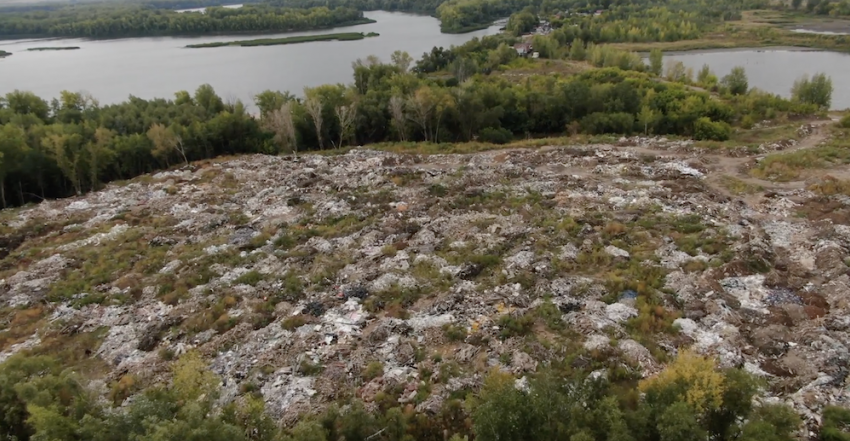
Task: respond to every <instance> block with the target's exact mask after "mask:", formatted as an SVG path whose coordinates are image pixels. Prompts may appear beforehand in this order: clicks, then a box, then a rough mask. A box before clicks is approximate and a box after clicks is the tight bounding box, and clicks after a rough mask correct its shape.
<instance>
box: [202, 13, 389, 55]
mask: <svg viewBox="0 0 850 441" xmlns="http://www.w3.org/2000/svg"><path fill="white" fill-rule="evenodd" d="M364 20H366V23H371V22H373V20H369V19H364ZM356 24H363V23H356ZM377 36H378V34H376V33H374V32H370V33H368V34H364V33H363V32H341V33H337V34H322V35H299V36H296V37H284V38H259V39H256V40H237V41H220V42H213V43H201V44H190V45H187V46H186V47H187V48H190V49H202V48H211V47H223V46H241V47H252V46H277V45H282V44H297V43H309V42H313V41H352V40H362V39H364V38H367V37H377Z"/></svg>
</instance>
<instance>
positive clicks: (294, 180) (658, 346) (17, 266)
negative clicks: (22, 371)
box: [0, 128, 850, 427]
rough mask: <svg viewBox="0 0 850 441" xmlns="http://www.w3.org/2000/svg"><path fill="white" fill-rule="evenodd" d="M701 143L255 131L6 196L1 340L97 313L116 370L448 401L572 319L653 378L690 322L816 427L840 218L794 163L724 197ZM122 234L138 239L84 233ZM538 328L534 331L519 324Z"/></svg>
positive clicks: (843, 333)
mask: <svg viewBox="0 0 850 441" xmlns="http://www.w3.org/2000/svg"><path fill="white" fill-rule="evenodd" d="M801 130H805V128H801ZM786 147H787V146H785V147H783V146H780V145H777V146H771V145H765V146H763V148H760V150H762V149H764V150H770V149H773V148H786ZM695 148H696V147H694V144H693V142H691V141H680V140H667V139H663V138H652V137H633V138H625V139H621V140H620V142H619V143H618V145H616V146H615V145H589V146H570V147H559V146H550V147H547V148H544V149H539V150H516V149H513V150H504V151H502V150H500V151H493V152H484V153H478V154H471V155H431V156H421V155H413V154H405V155H402V154H393V153H387V152H379V151H371V150H365V149H360V148H355V149H351V150H350V151H349V152H347V153H345V154H344V155H337V156H318V155H304V156H301V157H300V159H299V161H297V162H296V161H287V160H284V159H283V158H278V157H271V156H262V155H253V156H244V157H240V158H235V159H227V160H221V161H212V162H211V163H210V164H205V165H203V166H199V167H198V168H196V169H192V170H179V171H169V172H162V173H157V174H156V175H154V176H151V177H148V178H146V179H139V180H136V181H132V182H130V183H128V184H121V185H119V184H112V185H109V186H107V187H106V188H105V189H104V190H102V191H100V192H97V193H92V194H89V195H85V196H80V197H77V198H71V199H67V200H58V201H45V202H43V203H41V204H39V205H36V206H32V207H26V208H21V209H17V210H15V211H8V212H5V213H7V214H8V216H7V218H8V220H7V222H6V224H5V225H4V228H5V230H3V231H4V232H3V234H4V235H3V236H0V252H2V253H7V254H8V255H4V254H2V253H0V256H2V260H0V311H3V314H5V315H3V316H0V324H2V326H4V328H0V332H2V331H4V330H5V329H8V326H10V325H9V323H12V321H13V320H14V319H15V317H16V314H19V313H20V314H21V315H20V316H19V317H18V318H17V321H15V323H16V326H18V325H17V324H19V323H23V324H24V325H27V326H28V325H33V326H31V328H32V329H31V332H30V328H27V327H25V326H18V329H26V330H27V332H22V333H21V335H16V336H15V338H14V339H10V340H8V341H6V340H2V339H0V361H3V360H6V359H8V357H10V356H12V355H13V354H15V353H18V352H20V351H25V350H28V349H31V348H34V347H37V346H39V345H40V344H42V342H43V341H44V340H43V339H46V338H54V339H55V338H64V339H73V338H75V337H74V336H76V335H82V334H84V333H97V335H98V337H97V338H98V345H97V347H96V349H95V350H93V351H92V353H91V354H89V355H88V356H91V357H98V358H100V359H101V360H102V361H103V362H104V363H105V365H106V366H108V367H107V368H106V370H108V371H109V372H106V373H105V375H107V376H108V375H118V374H119V373H120V374H121V375H123V374H124V373H131V374H134V375H139V376H143V377H144V378H146V379H149V380H150V381H151V382H156V381H164V380H165V379H167V378H168V376H169V375H170V374H169V370H168V365H169V363H170V360H166V359H165V355H166V354H170V355H169V356H170V357H175V356H180V355H181V354H183V353H185V352H186V351H198V352H199V353H200V354H202V356H203V357H204V359H205V360H207V362H208V363H209V366H210V368H211V369H212V370H213V372H215V373H216V374H218V375H219V376H220V377H221V378H222V382H223V384H224V386H223V396H222V398H221V399H222V400H228V399H234V398H236V397H237V396H238V394H239V393H240V386H241V385H244V384H246V383H248V382H250V383H251V384H253V385H255V386H256V387H257V389H258V390H259V392H261V393H262V396H263V399H264V400H265V402H266V408H267V410H268V411H269V412H270V413H271V414H272V415H274V416H276V417H279V418H281V419H282V420H283V421H292V420H293V418H297V417H298V415H300V414H302V413H303V412H310V411H316V410H318V409H321V408H322V407H324V406H327V405H328V404H329V403H331V402H333V400H335V399H336V398H337V397H338V394H339V393H340V392H339V391H340V390H346V391H348V390H350V391H355V390H356V393H357V395H358V396H359V397H360V398H361V399H363V400H365V401H367V402H373V401H374V400H375V399H376V397H377V396H378V395H379V394H380V393H386V392H387V391H390V390H397V391H400V398H399V403H406V404H410V405H411V406H413V407H415V408H416V409H417V410H419V411H421V412H425V413H427V414H438V413H439V410H440V408H441V406H442V405H443V403H445V402H446V400H448V399H449V398H450V396H451V394H453V393H457V392H459V391H463V390H474V389H476V388H478V387H480V385H481V383H482V381H483V380H482V379H483V377H484V376H485V375H486V373H487V371H488V370H489V369H490V368H494V367H495V368H499V369H504V370H505V371H509V372H510V373H512V374H514V375H515V376H516V377H518V378H520V379H518V380H517V383H516V386H517V387H518V388H524V387H527V384H528V377H529V376H530V374H532V373H533V372H534V371H535V370H536V369H538V368H539V367H540V366H545V365H547V364H548V362H549V361H551V358H552V357H555V356H557V355H556V354H560V353H559V352H558V350H555V349H547V348H551V347H556V348H558V347H559V346H558V345H560V344H561V343H562V342H563V341H564V340H569V342H570V344H571V345H573V346H571V348H572V350H577V351H580V352H581V351H583V352H581V353H582V354H583V355H582V356H583V357H585V356H586V354H596V355H599V356H604V357H607V358H608V359H610V360H612V362H613V364H619V365H624V366H626V367H627V368H628V369H632V370H634V371H635V372H636V373H638V374H639V375H641V376H644V377H646V376H650V375H653V374H655V373H657V372H659V371H660V370H661V369H662V368H663V364H662V363H661V362H660V361H659V360H663V357H660V356H659V357H658V358H657V359H656V357H654V356H653V354H655V355H656V356H657V355H658V352H656V351H666V352H667V355H669V356H670V357H668V359H669V358H671V357H672V356H674V355H675V353H676V351H677V350H679V349H681V348H683V347H691V348H693V349H694V350H695V351H697V352H699V353H702V354H706V355H710V356H714V357H716V358H717V359H718V361H719V364H720V365H721V366H723V367H735V366H737V367H743V368H744V369H746V370H747V371H749V372H751V373H753V374H755V375H757V376H760V377H762V378H764V379H765V381H766V382H767V387H766V389H765V394H766V396H765V397H764V400H766V401H770V400H778V401H787V402H789V403H791V404H792V406H793V407H794V408H795V410H796V411H797V412H799V413H800V414H801V415H802V416H803V417H804V418H805V419H806V421H807V423H808V424H809V426H810V427H811V426H812V425H813V424H815V422H816V421H817V419H818V418H819V413H820V412H821V411H822V409H823V406H825V405H827V404H835V403H845V404H846V403H850V391H848V388H847V375H848V372H850V349H848V345H850V319H848V317H850V295H848V293H850V274H849V273H848V268H847V264H846V263H845V259H846V256H847V255H848V252H850V227H847V226H846V225H843V224H841V223H840V222H832V223H830V222H829V221H823V222H816V221H813V220H809V219H808V218H805V217H803V216H799V215H797V214H798V213H799V212H800V210H801V207H805V206H806V204H807V203H808V202H810V201H811V200H812V198H814V197H815V196H814V195H813V194H812V193H811V192H808V191H806V190H805V189H804V188H798V189H790V188H779V189H778V190H776V191H774V192H773V194H771V197H752V198H750V199H747V200H746V202H745V201H743V200H741V199H735V198H730V197H729V196H728V195H726V193H724V192H723V191H722V189H719V188H717V187H713V186H712V185H713V182H714V181H713V180H712V177H713V173H715V170H714V169H713V168H712V167H713V165H712V162H711V161H710V160H708V159H706V158H705V157H704V156H705V155H703V154H702V153H698V152H696V153H695ZM709 159H710V158H709ZM210 171H212V172H213V173H211V172H210ZM225 175H227V176H229V177H228V178H227V179H228V180H227V182H225V181H224V179H225ZM172 187H173V188H176V191H175V190H174V189H172ZM167 189H170V190H168V191H166V190H167ZM28 225H43V226H44V228H43V230H44V232H43V233H39V234H34V233H27V232H26V231H24V230H25V229H26V228H28ZM125 239H126V243H124V242H122V241H124V240H125ZM121 246H127V247H130V246H134V247H138V248H132V249H131V250H132V253H130V254H132V256H131V257H125V258H123V260H122V259H117V258H115V259H101V260H102V261H99V262H95V261H94V260H92V259H88V258H87V257H88V256H91V255H97V254H98V253H99V252H103V251H104V250H106V249H107V247H108V249H109V250H112V251H110V252H113V251H114V250H115V249H116V248H120V247H121ZM87 253H88V254H87ZM98 265H99V266H98ZM237 281H238V283H237ZM647 300H651V302H646V301H647ZM549 302H551V303H549ZM551 305H554V306H555V307H556V308H557V309H555V308H551ZM544 307H548V308H549V309H544ZM544 311H545V312H546V316H545V317H544V316H543V315H542V314H543V312H544ZM650 316H651V317H650ZM503 317H508V318H510V319H511V320H514V321H517V324H516V326H515V327H514V328H510V329H509V330H506V329H505V328H506V327H505V326H502V325H504V323H503V322H500V320H501V319H502V318H503ZM650 318H651V319H650ZM25 319H26V320H30V321H26V320H25ZM653 321H654V322H653ZM650 322H653V326H656V325H657V327H656V328H653V331H652V332H651V333H647V334H646V335H643V336H642V338H645V339H647V340H643V339H641V338H637V337H635V336H634V333H635V332H639V331H636V330H637V329H641V325H646V326H649V325H648V324H649V323H650ZM656 322H657V323H656ZM658 323H663V326H661V325H659V324H658ZM671 324H672V326H671ZM36 325H37V326H36ZM564 327H565V328H566V329H563V328H564ZM668 328H669V329H668ZM506 331H509V332H506ZM538 331H540V333H539V335H536V336H534V337H535V339H539V340H541V341H545V345H544V344H542V342H536V341H534V342H530V341H529V340H531V339H530V338H529V339H528V340H523V338H524V335H526V336H527V333H529V332H538ZM559 332H568V333H569V334H559ZM511 333H513V334H511ZM508 334H510V335H508ZM86 335H88V334H86ZM565 335H569V338H568V339H567V338H565V337H564V336H565ZM647 341H653V342H654V343H655V344H654V345H650V344H649V343H648V342H647ZM639 342H640V343H639ZM641 343H643V344H641ZM648 348H652V352H650V350H649V349H648ZM561 356H562V355H561ZM376 363H377V364H380V367H381V369H379V370H378V372H377V373H378V376H377V377H375V378H371V377H370V378H368V379H366V380H364V379H363V372H364V371H365V370H366V368H367V367H368V366H369V365H370V364H376ZM455 365H457V366H456V368H457V372H455V373H454V374H452V375H451V376H450V378H446V379H445V381H442V378H441V382H440V383H434V384H430V386H432V388H431V393H430V395H428V396H427V397H418V398H417V397H416V394H417V392H418V390H419V386H420V384H421V382H423V381H426V379H427V378H428V376H429V375H436V374H437V373H439V372H441V371H440V369H441V368H443V369H444V370H446V371H449V370H450V369H449V367H453V366H455ZM426 372H428V373H429V374H428V375H426ZM605 375H607V372H605V371H596V372H595V373H594V376H599V377H603V376H605ZM110 381H111V380H110ZM812 397H817V398H812Z"/></svg>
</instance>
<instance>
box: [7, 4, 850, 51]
mask: <svg viewBox="0 0 850 441" xmlns="http://www.w3.org/2000/svg"><path fill="white" fill-rule="evenodd" d="M201 4H204V3H203V2H201V1H200V0H199V1H192V0H186V1H184V0H144V1H139V2H132V1H131V2H121V3H117V4H116V3H110V4H108V5H104V4H90V5H76V6H65V7H44V8H41V9H32V10H23V11H21V10H8V9H7V10H6V11H5V12H4V13H3V14H0V36H9V37H28V36H47V35H50V36H72V37H95V38H112V37H124V36H138V35H175V34H189V33H192V34H198V33H211V32H243V31H288V30H293V31H296V30H305V29H316V28H325V27H332V26H341V25H345V24H349V23H353V22H357V21H358V20H362V16H358V15H356V13H355V12H354V11H355V10H356V11H371V10H387V11H403V12H414V13H422V14H431V15H434V16H435V17H437V18H439V19H440V22H441V28H442V30H443V31H444V32H466V31H470V30H474V29H480V28H482V27H486V26H487V25H489V24H490V23H492V22H493V21H494V20H496V19H499V18H505V17H508V16H510V15H511V14H514V13H517V12H520V11H527V12H529V13H533V14H535V15H539V16H541V17H547V18H548V17H554V18H555V19H554V20H553V22H552V23H553V26H555V27H573V26H579V27H580V28H581V29H582V30H583V31H584V32H586V33H587V34H588V35H583V36H582V38H583V40H584V41H589V42H598V43H601V42H638V41H639V42H647V41H677V40H683V39H694V38H698V37H700V36H701V35H702V34H703V33H704V32H705V31H706V30H708V29H711V28H712V27H713V26H715V25H718V24H721V23H722V22H724V21H728V20H737V19H740V17H741V12H742V11H745V10H752V9H763V8H771V7H772V8H776V7H778V6H776V5H775V4H774V3H771V2H769V1H767V0H721V1H716V2H710V1H706V0H700V1H684V0H666V1H650V0H543V1H541V0H424V1H413V0H267V1H265V2H261V3H251V4H249V5H246V7H243V8H240V9H224V8H215V7H214V8H212V9H211V13H209V14H201V13H194V14H177V13H175V12H173V9H176V8H179V7H192V6H199V5H201ZM209 4H211V5H218V4H222V1H221V0H212V1H211V2H210V3H209ZM781 7H782V8H786V9H789V10H796V11H799V12H803V13H811V14H823V15H832V16H844V15H848V14H850V0H805V3H804V2H803V1H801V0H794V1H793V2H791V3H790V4H788V5H785V6H781ZM595 11H604V14H601V15H598V16H595V15H593V14H592V13H593V12H595Z"/></svg>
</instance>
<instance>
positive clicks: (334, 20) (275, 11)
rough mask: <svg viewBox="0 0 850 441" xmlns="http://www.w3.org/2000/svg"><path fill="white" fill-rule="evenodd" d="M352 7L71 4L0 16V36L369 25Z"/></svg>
mask: <svg viewBox="0 0 850 441" xmlns="http://www.w3.org/2000/svg"><path fill="white" fill-rule="evenodd" d="M371 22H372V20H369V19H367V18H364V17H363V13H362V12H361V11H358V10H355V9H351V8H341V7H340V8H334V9H329V8H327V7H315V8H311V9H294V8H281V7H276V6H269V5H250V6H245V7H242V8H235V9H232V8H222V7H214V8H209V9H208V10H207V12H206V13H200V12H184V13H179V12H175V11H172V10H167V9H152V8H149V7H145V6H138V5H131V6H125V5H114V6H113V5H109V6H103V5H96V6H74V7H67V8H62V9H57V10H53V11H30V12H19V13H4V14H0V37H5V38H24V37H27V38H30V37H44V36H50V37H86V38H117V37H133V36H148V35H185V34H206V33H236V32H288V31H304V30H310V29H321V28H330V27H335V26H346V25H352V24H361V23H371Z"/></svg>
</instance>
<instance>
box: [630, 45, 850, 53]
mask: <svg viewBox="0 0 850 441" xmlns="http://www.w3.org/2000/svg"><path fill="white" fill-rule="evenodd" d="M749 51H757V52H836V53H843V52H841V51H831V50H829V49H819V48H812V47H803V46H788V45H781V46H748V47H729V48H720V47H718V48H706V49H693V50H674V51H662V52H663V53H664V55H691V54H713V53H725V52H749ZM638 53H639V54H640V55H641V56H648V55H649V52H638Z"/></svg>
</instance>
